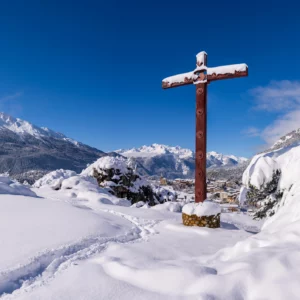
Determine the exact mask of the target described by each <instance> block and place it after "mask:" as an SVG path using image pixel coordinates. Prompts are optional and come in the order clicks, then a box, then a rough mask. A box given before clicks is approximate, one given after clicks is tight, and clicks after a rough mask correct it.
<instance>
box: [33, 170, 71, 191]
mask: <svg viewBox="0 0 300 300" xmlns="http://www.w3.org/2000/svg"><path fill="white" fill-rule="evenodd" d="M75 175H76V172H74V171H70V170H63V169H60V170H56V171H52V172H50V173H48V174H46V175H45V176H43V177H42V178H40V179H38V180H37V181H36V182H35V183H34V185H33V187H36V188H41V187H45V186H48V187H51V188H52V189H53V190H59V189H60V188H61V184H62V182H63V181H64V180H65V179H67V178H70V177H72V176H75Z"/></svg>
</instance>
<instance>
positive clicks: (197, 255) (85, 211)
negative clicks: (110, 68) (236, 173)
mask: <svg viewBox="0 0 300 300" xmlns="http://www.w3.org/2000/svg"><path fill="white" fill-rule="evenodd" d="M81 177H82V176H80V177H79V176H73V177H69V178H68V179H66V180H65V181H63V183H62V185H63V186H62V188H61V190H59V191H55V190H53V189H52V188H51V187H50V186H48V187H47V186H46V187H44V188H34V189H33V191H34V192H35V193H36V194H37V196H39V198H38V197H29V196H15V195H0V206H1V209H0V226H1V229H2V230H1V231H0V241H1V247H0V255H1V263H0V268H1V271H0V294H1V295H2V297H0V299H27V300H29V299H30V300H37V299H43V300H44V299H45V300H47V299H58V300H59V299H76V300H77V299H91V300H93V299H97V300H98V299H136V300H137V299H139V300H140V299H299V297H298V296H299V289H300V288H299V284H298V283H299V278H300V277H299V275H300V274H299V272H300V271H299V268H298V266H299V263H300V222H299V218H300V214H299V218H298V219H294V223H293V224H290V226H285V227H278V226H273V225H272V224H274V225H275V224H276V222H278V223H280V220H281V219H283V218H284V214H281V216H280V215H279V213H278V216H277V218H278V220H276V222H275V221H274V222H273V223H271V224H269V226H268V227H267V228H265V229H264V230H263V231H262V232H260V233H256V232H258V231H259V228H260V226H261V225H262V223H261V222H256V221H253V220H251V219H250V217H248V216H247V215H244V214H222V216H221V219H222V226H221V228H219V229H209V228H198V227H185V226H183V225H182V223H181V213H178V212H177V211H180V204H179V205H175V204H174V205H172V204H168V203H166V204H162V205H160V206H156V207H155V208H147V207H142V208H136V207H127V203H128V202H126V200H125V199H124V201H125V202H124V201H123V202H122V201H121V202H120V201H119V199H116V198H115V197H114V196H112V195H110V194H109V193H107V192H106V190H105V189H100V188H98V187H97V186H96V185H95V184H94V183H93V182H92V181H89V180H88V179H85V178H81ZM108 203H109V204H108ZM115 204H118V205H115ZM124 205H126V206H124ZM296 209H297V210H298V212H300V208H298V206H296ZM285 213H287V212H285ZM4 293H6V294H4Z"/></svg>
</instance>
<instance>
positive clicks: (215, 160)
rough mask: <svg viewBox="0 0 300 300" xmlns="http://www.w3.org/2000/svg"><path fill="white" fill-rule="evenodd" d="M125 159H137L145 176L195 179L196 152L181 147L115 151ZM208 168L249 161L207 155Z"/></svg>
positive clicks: (236, 164) (241, 158) (230, 156)
mask: <svg viewBox="0 0 300 300" xmlns="http://www.w3.org/2000/svg"><path fill="white" fill-rule="evenodd" d="M115 152H116V153H118V154H121V155H123V156H125V157H128V158H132V159H135V161H136V162H137V163H138V164H139V165H140V166H142V167H143V169H141V168H140V167H139V165H138V169H139V171H140V172H141V173H142V174H143V173H144V174H145V175H151V176H161V175H163V176H165V177H167V178H177V177H186V178H193V177H194V171H195V156H194V152H193V151H192V150H189V149H185V148H181V147H179V146H176V147H171V146H166V145H160V144H152V145H150V146H142V147H140V148H132V149H128V150H124V149H120V150H116V151H115ZM206 159H207V167H208V168H211V169H212V168H220V167H234V166H238V165H240V164H242V163H244V162H246V161H247V159H246V158H243V157H236V156H234V155H224V154H221V153H217V152H214V151H212V152H208V153H207V157H206Z"/></svg>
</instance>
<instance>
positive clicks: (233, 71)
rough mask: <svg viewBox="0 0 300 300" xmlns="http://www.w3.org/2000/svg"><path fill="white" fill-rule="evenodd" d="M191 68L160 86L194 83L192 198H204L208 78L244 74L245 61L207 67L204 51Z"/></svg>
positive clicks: (209, 79) (167, 86) (231, 76)
mask: <svg viewBox="0 0 300 300" xmlns="http://www.w3.org/2000/svg"><path fill="white" fill-rule="evenodd" d="M196 57H197V64H196V69H195V70H194V71H191V72H188V73H184V74H179V75H175V76H171V77H168V78H165V79H164V80H163V81H162V87H163V89H168V88H173V87H177V86H182V85H188V84H195V85H196V152H195V156H196V169H195V202H203V201H204V200H205V199H206V130H207V129H206V127H207V120H206V119H207V110H206V106H207V105H206V104H207V99H206V98H207V85H208V84H209V83H210V82H211V81H215V80H221V79H230V78H236V77H244V76H248V66H247V65H246V64H238V65H227V66H221V67H215V68H208V67H207V53H206V52H204V51H202V52H200V53H198V54H197V56H196Z"/></svg>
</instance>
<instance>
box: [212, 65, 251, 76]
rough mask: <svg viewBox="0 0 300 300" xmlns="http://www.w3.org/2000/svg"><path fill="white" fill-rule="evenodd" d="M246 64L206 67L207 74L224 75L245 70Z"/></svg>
mask: <svg viewBox="0 0 300 300" xmlns="http://www.w3.org/2000/svg"><path fill="white" fill-rule="evenodd" d="M247 69H248V66H247V65H246V64H235V65H227V66H220V67H214V68H207V75H208V76H209V75H213V74H216V75H221V74H222V75H224V74H235V73H237V72H246V71H247Z"/></svg>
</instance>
